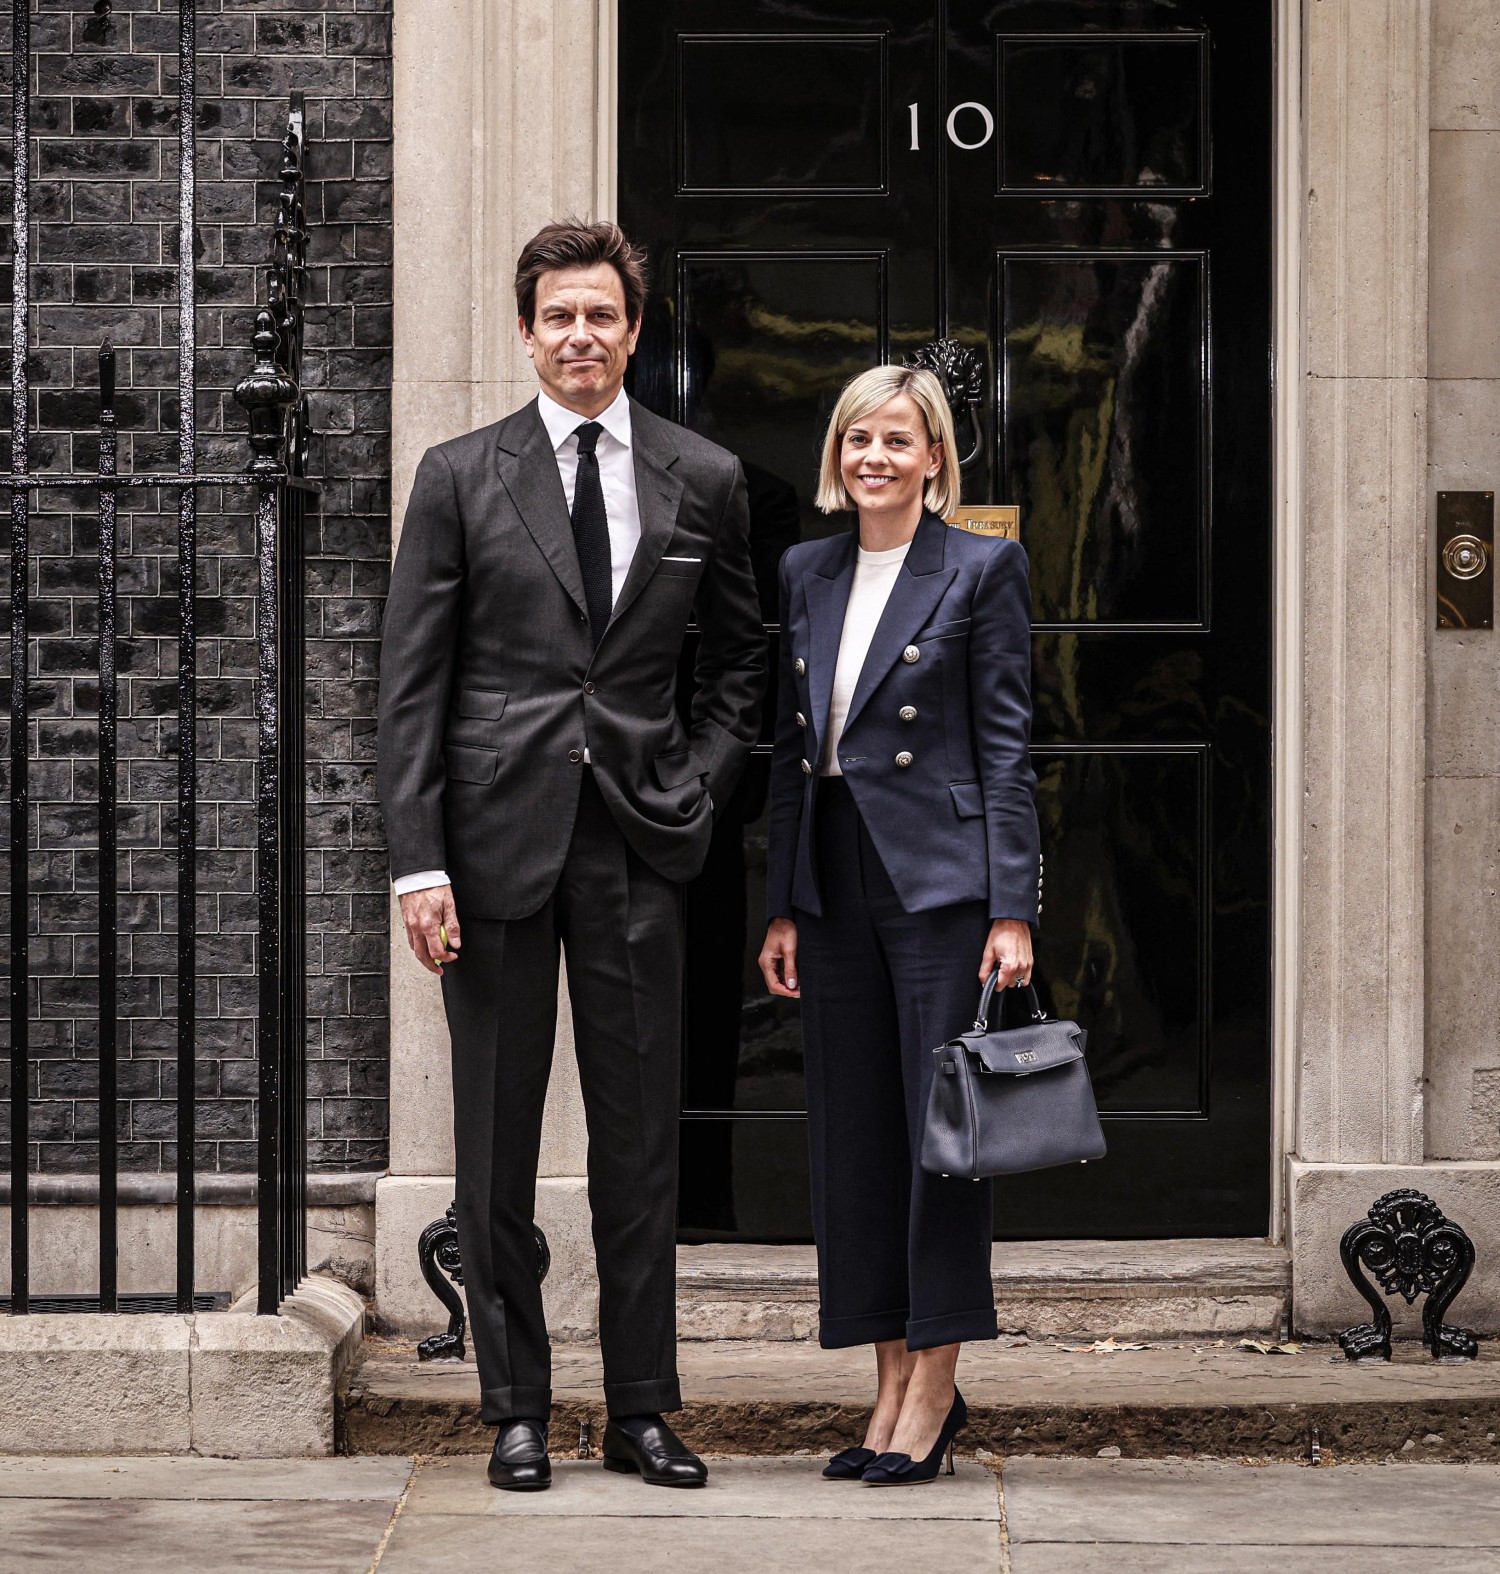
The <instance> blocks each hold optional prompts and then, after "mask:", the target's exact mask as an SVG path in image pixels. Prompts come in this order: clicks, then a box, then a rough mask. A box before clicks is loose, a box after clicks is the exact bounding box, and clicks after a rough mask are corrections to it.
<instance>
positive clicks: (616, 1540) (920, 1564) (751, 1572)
mask: <svg viewBox="0 0 1500 1574" xmlns="http://www.w3.org/2000/svg"><path fill="white" fill-rule="evenodd" d="M643 1490H644V1489H643ZM872 1491H873V1489H872ZM928 1491H929V1489H926V1488H924V1489H922V1490H921V1491H913V1490H912V1489H910V1488H905V1489H902V1495H904V1496H909V1497H912V1498H920V1497H923V1496H924V1495H925V1494H927V1493H928ZM509 1495H511V1496H515V1497H521V1496H524V1495H525V1494H522V1493H514V1494H509ZM537 1495H538V1496H542V1497H545V1496H547V1494H546V1493H540V1494H537ZM659 1495H660V1496H663V1497H669V1496H672V1495H673V1494H671V1493H668V1492H665V1491H663V1492H661V1493H660V1494H659ZM820 1568H827V1569H845V1570H849V1571H851V1574H855V1571H857V1574H999V1571H1000V1568H1001V1564H1000V1535H999V1531H998V1528H997V1527H996V1526H995V1525H992V1524H987V1523H961V1522H960V1523H955V1522H953V1521H950V1520H921V1521H910V1520H909V1521H906V1522H900V1521H894V1522H893V1521H890V1520H879V1521H872V1522H871V1523H869V1524H865V1525H859V1524H855V1523H852V1522H851V1521H849V1520H844V1519H836V1520H827V1519H814V1520H788V1519H735V1520H733V1521H732V1522H729V1523H718V1522H715V1521H714V1520H711V1519H699V1518H677V1517H670V1516H669V1517H667V1518H663V1519H614V1518H611V1519H598V1518H592V1517H590V1518H579V1519H571V1518H558V1517H548V1516H540V1515H539V1516H530V1515H524V1514H518V1515H514V1516H501V1517H500V1518H499V1519H493V1518H491V1517H490V1516H488V1515H482V1514H420V1515H406V1514H403V1515H402V1516H401V1518H400V1519H399V1520H397V1521H396V1528H395V1530H394V1532H393V1533H392V1535H391V1539H390V1542H389V1543H388V1545H387V1547H386V1550H385V1555H384V1556H383V1557H382V1558H381V1560H380V1574H464V1571H467V1570H476V1571H478V1570H482V1571H483V1574H495V1571H496V1570H500V1569H507V1570H508V1569H516V1570H522V1569H524V1570H526V1571H527V1574H550V1571H553V1570H555V1571H557V1574H648V1571H649V1574H655V1571H657V1570H663V1569H665V1570H673V1571H678V1570H680V1571H682V1574H703V1571H706V1570H712V1571H713V1574H808V1571H809V1570H810V1569H812V1570H816V1569H820Z"/></svg>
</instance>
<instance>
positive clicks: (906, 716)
mask: <svg viewBox="0 0 1500 1574" xmlns="http://www.w3.org/2000/svg"><path fill="white" fill-rule="evenodd" d="M896 714H897V715H898V716H899V717H900V718H901V720H902V721H915V720H916V719H917V707H916V706H915V705H903V706H902V707H901V709H900V710H899V711H897V712H896Z"/></svg>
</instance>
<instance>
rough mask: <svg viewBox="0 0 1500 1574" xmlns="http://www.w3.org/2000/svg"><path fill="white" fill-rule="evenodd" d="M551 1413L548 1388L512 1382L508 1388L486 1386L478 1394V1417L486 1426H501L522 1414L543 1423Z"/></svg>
mask: <svg viewBox="0 0 1500 1574" xmlns="http://www.w3.org/2000/svg"><path fill="white" fill-rule="evenodd" d="M551 1413H552V1390H551V1389H550V1388H523V1387H520V1386H519V1385H517V1384H512V1385H511V1386H510V1387H509V1388H486V1389H483V1390H481V1392H480V1395H479V1419H480V1420H481V1421H482V1422H483V1423H484V1424H485V1425H486V1426H503V1425H504V1424H505V1422H507V1421H515V1420H517V1419H519V1418H520V1417H523V1416H524V1417H525V1418H526V1419H527V1420H529V1421H541V1422H543V1423H545V1422H546V1420H547V1417H548V1416H549V1415H551Z"/></svg>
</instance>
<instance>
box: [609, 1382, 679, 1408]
mask: <svg viewBox="0 0 1500 1574" xmlns="http://www.w3.org/2000/svg"><path fill="white" fill-rule="evenodd" d="M604 1404H605V1408H606V1409H607V1410H608V1411H609V1413H610V1414H611V1415H612V1416H645V1415H665V1414H666V1413H667V1411H669V1410H681V1409H682V1385H681V1383H679V1382H678V1380H677V1379H676V1378H675V1377H651V1378H647V1379H646V1380H645V1381H644V1382H639V1383H606V1384H605V1385H604Z"/></svg>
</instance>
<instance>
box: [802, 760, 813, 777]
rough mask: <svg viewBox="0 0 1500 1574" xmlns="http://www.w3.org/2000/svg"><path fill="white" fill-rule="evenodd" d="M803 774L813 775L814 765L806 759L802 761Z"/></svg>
mask: <svg viewBox="0 0 1500 1574" xmlns="http://www.w3.org/2000/svg"><path fill="white" fill-rule="evenodd" d="M802 774H803V775H804V776H811V775H812V766H811V765H809V764H808V762H807V761H806V760H803V762H802Z"/></svg>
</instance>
